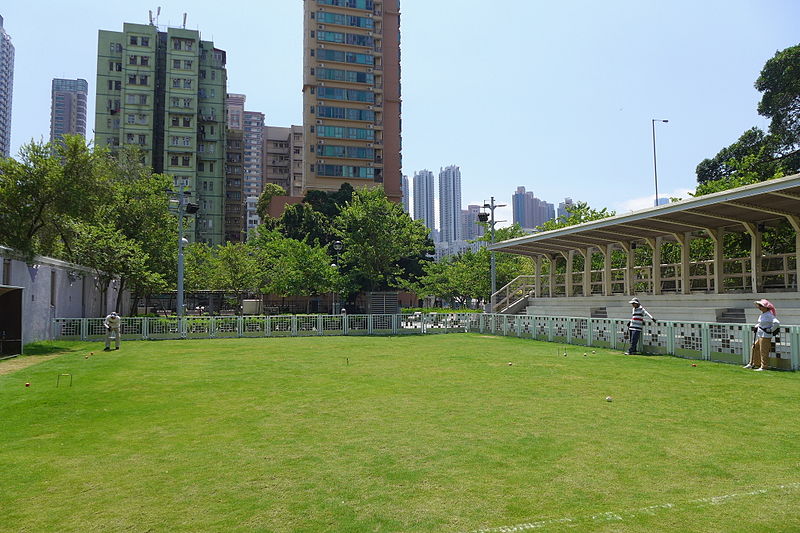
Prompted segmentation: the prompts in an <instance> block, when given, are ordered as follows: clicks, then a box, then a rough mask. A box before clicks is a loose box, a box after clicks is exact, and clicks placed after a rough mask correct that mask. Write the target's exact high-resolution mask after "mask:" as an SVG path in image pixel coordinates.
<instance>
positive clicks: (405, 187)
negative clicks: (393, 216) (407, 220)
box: [400, 174, 411, 214]
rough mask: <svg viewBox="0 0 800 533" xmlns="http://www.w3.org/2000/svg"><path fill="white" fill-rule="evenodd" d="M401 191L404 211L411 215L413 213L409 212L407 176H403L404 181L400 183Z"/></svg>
mask: <svg viewBox="0 0 800 533" xmlns="http://www.w3.org/2000/svg"><path fill="white" fill-rule="evenodd" d="M400 190H401V191H403V211H405V212H406V213H409V214H410V213H411V211H409V210H408V202H409V198H408V176H406V175H405V174H404V175H403V180H402V181H401V182H400Z"/></svg>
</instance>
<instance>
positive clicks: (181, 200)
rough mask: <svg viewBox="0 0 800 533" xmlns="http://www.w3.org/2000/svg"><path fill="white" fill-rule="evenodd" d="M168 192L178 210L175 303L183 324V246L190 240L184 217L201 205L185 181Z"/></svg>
mask: <svg viewBox="0 0 800 533" xmlns="http://www.w3.org/2000/svg"><path fill="white" fill-rule="evenodd" d="M168 193H169V194H170V195H171V196H172V199H171V200H170V201H171V202H174V203H175V204H176V208H177V211H178V287H177V288H178V290H177V295H176V297H175V300H176V302H175V304H176V308H177V309H176V311H177V314H178V320H179V323H180V324H181V325H182V322H183V315H184V312H185V305H184V303H183V296H184V294H183V248H184V246H185V245H187V244H189V241H188V240H187V239H185V238H184V237H183V217H184V216H185V215H193V214H195V213H197V211H198V209H199V206H198V205H197V204H194V203H192V202H190V201H189V191H184V190H183V182H181V186H180V189H179V190H178V191H177V192H175V191H168Z"/></svg>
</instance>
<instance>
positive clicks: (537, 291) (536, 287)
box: [533, 255, 542, 298]
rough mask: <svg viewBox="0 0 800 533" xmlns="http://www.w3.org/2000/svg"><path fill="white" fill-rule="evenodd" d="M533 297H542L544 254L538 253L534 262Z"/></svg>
mask: <svg viewBox="0 0 800 533" xmlns="http://www.w3.org/2000/svg"><path fill="white" fill-rule="evenodd" d="M533 265H534V266H533V268H534V270H533V297H534V298H541V297H542V282H541V277H542V256H541V255H537V256H536V260H535V261H534V263H533Z"/></svg>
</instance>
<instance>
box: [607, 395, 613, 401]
mask: <svg viewBox="0 0 800 533" xmlns="http://www.w3.org/2000/svg"><path fill="white" fill-rule="evenodd" d="M613 399H614V398H612V397H611V396H606V401H607V402H610V401H612V400H613Z"/></svg>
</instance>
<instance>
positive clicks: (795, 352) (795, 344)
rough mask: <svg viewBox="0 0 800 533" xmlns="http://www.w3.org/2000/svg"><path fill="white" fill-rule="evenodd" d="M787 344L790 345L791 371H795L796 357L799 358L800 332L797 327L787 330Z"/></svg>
mask: <svg viewBox="0 0 800 533" xmlns="http://www.w3.org/2000/svg"><path fill="white" fill-rule="evenodd" d="M789 342H790V343H791V346H790V348H791V354H792V370H797V366H798V358H799V357H798V356H800V330H798V327H797V326H791V327H790V328H789Z"/></svg>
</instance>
